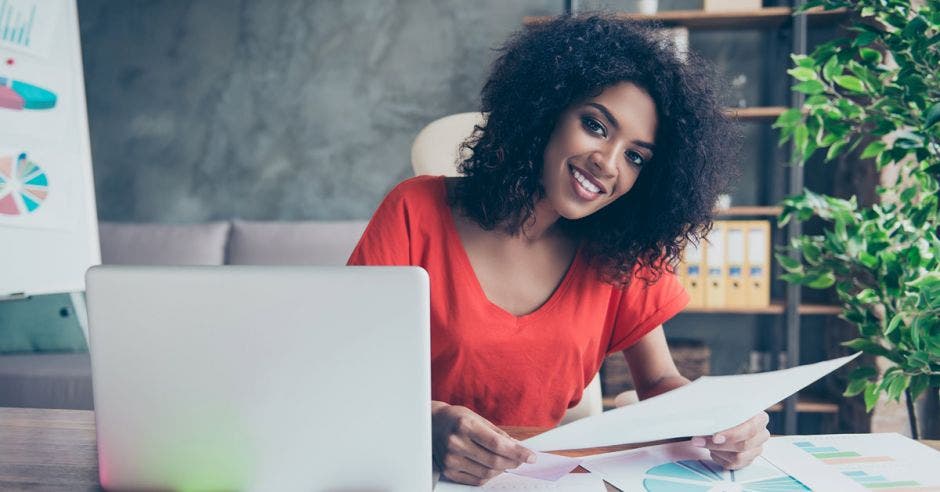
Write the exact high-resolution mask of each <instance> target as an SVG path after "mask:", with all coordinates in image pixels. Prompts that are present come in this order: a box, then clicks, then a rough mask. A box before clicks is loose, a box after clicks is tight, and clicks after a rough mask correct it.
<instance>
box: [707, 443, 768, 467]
mask: <svg viewBox="0 0 940 492" xmlns="http://www.w3.org/2000/svg"><path fill="white" fill-rule="evenodd" d="M762 451H763V448H760V447H758V448H753V449H749V450H747V451H744V452H741V453H735V452H731V451H712V452H711V457H712V459H713V460H715V462H716V463H718V464H720V465H721V466H723V467H724V468H725V469H728V470H739V469H741V468H744V467H746V466H748V465H750V464H751V463H752V462H753V461H754V460H755V459H757V457H758V456H760V454H761V452H762Z"/></svg>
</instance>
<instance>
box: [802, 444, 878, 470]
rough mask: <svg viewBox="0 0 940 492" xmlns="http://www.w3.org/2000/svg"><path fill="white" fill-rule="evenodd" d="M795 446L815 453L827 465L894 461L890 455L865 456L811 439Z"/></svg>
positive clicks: (814, 455) (815, 456)
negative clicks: (823, 444) (818, 443)
mask: <svg viewBox="0 0 940 492" xmlns="http://www.w3.org/2000/svg"><path fill="white" fill-rule="evenodd" d="M793 445H794V446H796V447H798V448H800V449H802V450H803V451H805V452H807V453H809V454H811V455H813V457H814V458H817V459H819V460H821V461H822V462H823V463H826V464H827V465H845V464H849V463H883V462H886V461H894V458H892V457H890V456H864V455H862V454H861V453H858V452H856V451H842V450H840V449H838V448H835V447H832V446H815V445H813V443H812V442H810V441H800V442H795V443H793Z"/></svg>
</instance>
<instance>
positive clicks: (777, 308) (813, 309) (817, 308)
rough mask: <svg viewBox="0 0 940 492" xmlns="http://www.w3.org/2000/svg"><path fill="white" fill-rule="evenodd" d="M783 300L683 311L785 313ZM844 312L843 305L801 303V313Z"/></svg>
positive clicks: (685, 311)
mask: <svg viewBox="0 0 940 492" xmlns="http://www.w3.org/2000/svg"><path fill="white" fill-rule="evenodd" d="M784 309H785V308H784V304H783V301H772V302H771V303H770V305H769V306H766V307H741V308H734V307H724V308H710V307H693V308H685V309H683V310H682V312H683V313H689V314H783V312H784ZM841 313H842V306H837V305H827V304H801V305H800V314H808V315H837V314H841Z"/></svg>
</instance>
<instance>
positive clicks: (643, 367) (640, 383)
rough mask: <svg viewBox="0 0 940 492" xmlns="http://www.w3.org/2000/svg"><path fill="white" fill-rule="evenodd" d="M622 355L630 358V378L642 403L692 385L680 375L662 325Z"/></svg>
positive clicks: (628, 362)
mask: <svg viewBox="0 0 940 492" xmlns="http://www.w3.org/2000/svg"><path fill="white" fill-rule="evenodd" d="M623 355H624V357H626V358H627V364H628V365H629V366H630V375H631V376H633V384H634V385H635V386H636V392H637V395H638V396H639V397H640V399H641V400H645V399H647V398H650V397H652V396H656V395H658V394H660V393H665V392H667V391H669V390H672V389H675V388H678V387H679V386H682V385H685V384H689V380H688V379H686V378H685V377H683V376H682V375H681V374H679V370H678V369H676V364H675V362H673V361H672V356H671V355H669V346H668V345H666V335H665V334H664V333H663V327H662V325H659V326H657V327H656V328H653V330H652V331H650V332H649V333H647V334H646V336H644V337H643V338H641V339H640V341H638V342H636V343H635V344H633V345H632V346H630V347H629V348H627V349H626V350H624V351H623Z"/></svg>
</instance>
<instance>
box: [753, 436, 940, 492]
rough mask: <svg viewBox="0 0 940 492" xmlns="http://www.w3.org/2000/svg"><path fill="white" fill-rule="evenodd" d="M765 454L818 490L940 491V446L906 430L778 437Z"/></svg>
mask: <svg viewBox="0 0 940 492" xmlns="http://www.w3.org/2000/svg"><path fill="white" fill-rule="evenodd" d="M763 456H764V458H765V459H767V460H768V461H770V462H772V463H773V464H774V465H776V466H778V467H780V468H781V469H783V470H784V471H786V472H788V473H790V474H791V475H793V476H794V477H796V478H798V479H799V480H800V481H801V482H803V483H805V484H806V485H808V486H809V487H811V488H812V489H813V490H839V491H843V490H844V491H851V490H859V491H862V490H918V491H923V492H928V491H940V471H938V470H940V452H937V451H936V450H934V449H931V448H929V447H927V446H924V445H923V444H920V443H918V442H916V441H913V440H911V439H908V438H906V437H904V436H901V435H900V434H835V435H819V436H783V437H774V438H771V439H770V440H769V441H768V442H767V443H766V444H764V454H763Z"/></svg>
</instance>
